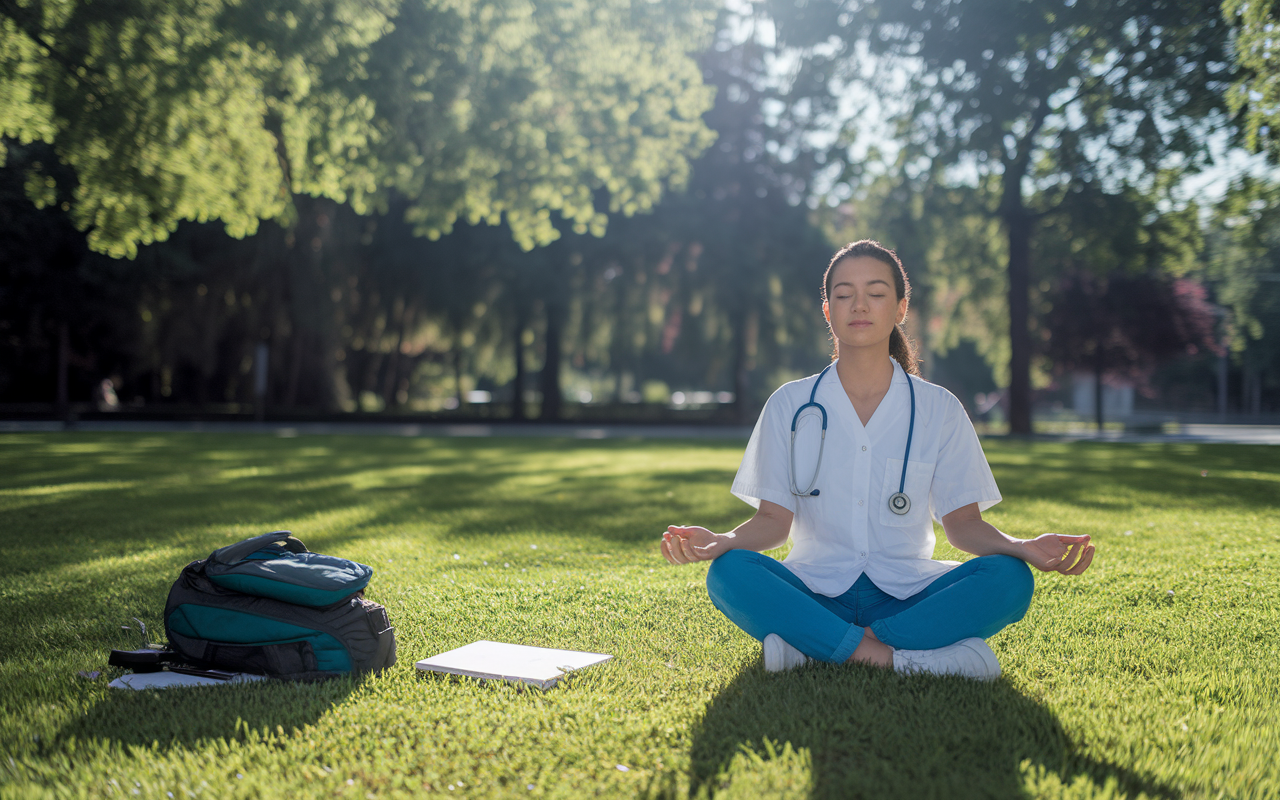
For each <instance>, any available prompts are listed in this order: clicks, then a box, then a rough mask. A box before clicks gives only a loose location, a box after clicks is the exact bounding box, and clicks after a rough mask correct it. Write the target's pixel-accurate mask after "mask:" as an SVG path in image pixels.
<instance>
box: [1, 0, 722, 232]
mask: <svg viewBox="0 0 1280 800" xmlns="http://www.w3.org/2000/svg"><path fill="white" fill-rule="evenodd" d="M713 11H714V7H713V4H711V3H709V2H707V0H658V2H634V3H633V2H630V0H603V1H600V0H594V1H590V2H589V1H588V0H540V1H539V2H537V3H532V2H529V0H485V2H480V0H275V1H273V2H268V3H266V4H262V3H248V4H246V3H239V2H234V0H214V2H196V0H178V1H177V2H169V0H120V1H119V2H113V3H110V4H103V3H90V2H84V0H0V134H2V135H3V136H4V137H8V138H9V139H11V140H14V141H17V142H19V143H24V142H33V141H43V142H48V143H51V144H52V145H54V148H55V151H56V155H57V158H58V159H59V160H60V161H61V162H63V163H64V164H66V165H67V166H69V167H70V168H71V169H72V170H73V171H74V176H75V182H76V185H75V186H74V192H73V194H72V196H71V199H69V200H68V201H66V202H67V210H68V211H69V213H70V214H71V217H72V219H73V220H74V222H75V224H76V225H77V226H78V227H79V228H81V229H82V230H86V231H87V232H88V237H89V243H90V246H91V247H92V248H93V249H95V250H98V251H101V252H106V253H109V254H111V255H114V256H126V255H127V256H132V255H133V254H135V253H136V252H137V246H138V245H139V244H146V243H149V242H153V241H158V240H162V239H164V238H165V237H167V236H168V235H169V233H170V232H172V231H173V230H174V229H175V227H176V226H177V224H178V222H180V221H181V220H197V221H206V220H219V221H221V222H222V223H224V224H225V225H226V228H227V230H228V232H229V233H231V234H232V235H234V236H243V235H246V234H249V233H252V232H253V231H255V230H256V229H257V226H258V223H259V221H261V220H278V221H282V222H284V223H286V224H287V223H288V222H289V221H290V219H291V218H292V215H293V213H294V209H293V198H294V195H311V196H316V197H326V198H330V199H332V200H335V201H337V202H342V203H347V204H349V205H350V206H351V207H352V208H353V209H355V210H356V211H358V212H361V213H367V212H369V211H375V210H384V209H386V208H387V207H388V201H389V196H390V194H391V193H392V192H398V193H400V194H403V195H404V196H405V197H407V198H408V199H409V201H410V202H409V206H408V208H407V212H406V213H407V217H408V219H409V220H410V221H411V222H412V223H413V224H414V226H415V229H416V230H417V232H418V233H421V234H425V235H427V236H430V237H438V236H439V235H441V234H443V233H445V232H447V231H449V230H450V229H451V227H452V226H453V224H454V223H455V221H457V220H458V219H459V218H462V219H466V220H469V221H472V222H477V221H486V222H489V223H494V222H497V221H499V220H505V221H506V222H507V224H508V225H509V227H510V230H511V232H512V234H513V235H514V236H515V238H516V239H517V241H518V242H519V243H520V244H521V245H522V246H523V247H525V248H529V247H532V246H534V245H536V244H543V243H546V242H548V241H550V240H552V239H554V238H555V237H556V235H557V233H556V228H555V226H554V225H553V224H552V217H551V215H552V213H553V212H554V213H557V214H559V215H560V216H562V217H563V218H565V219H567V220H569V221H570V223H571V224H572V225H573V226H574V228H575V229H578V230H583V231H586V230H591V231H593V232H596V233H599V232H600V231H601V230H602V229H603V226H604V224H605V221H606V216H605V212H606V211H609V212H618V213H623V214H630V213H634V212H636V211H640V210H645V209H647V208H649V207H651V206H652V205H653V204H654V203H655V202H656V201H657V200H658V198H659V197H660V196H661V194H662V192H663V190H664V188H665V187H667V186H668V185H677V186H678V185H680V184H681V183H682V182H683V181H684V180H685V179H686V178H687V174H688V160H689V159H690V158H692V157H694V156H696V155H697V154H698V153H699V152H701V151H702V150H703V149H704V148H705V147H706V146H707V145H708V144H709V143H710V141H711V139H712V134H711V132H710V131H709V129H707V127H706V126H705V125H704V124H703V123H702V120H701V115H702V113H703V112H704V111H705V110H706V109H707V108H708V107H709V106H710V103H711V98H712V92H711V90H710V89H709V88H707V87H705V86H704V85H703V83H702V80H701V76H700V74H699V70H698V67H697V64H696V62H695V61H694V59H693V57H692V54H693V53H694V52H696V51H697V50H699V49H700V48H701V47H702V46H703V45H704V44H705V41H706V39H707V37H708V36H709V33H710V26H711V21H712V14H713ZM48 167H50V165H46V164H41V163H35V164H33V165H32V166H31V169H30V174H29V179H28V181H27V183H28V192H29V194H30V196H31V197H32V198H33V199H34V200H36V201H37V202H38V203H49V202H53V199H54V191H53V190H54V189H55V186H54V177H53V176H52V175H51V174H49V170H48ZM600 190H603V191H604V192H605V194H606V197H607V199H606V201H605V203H604V207H603V208H600V207H597V200H598V198H597V196H596V193H597V192H598V191H600Z"/></svg>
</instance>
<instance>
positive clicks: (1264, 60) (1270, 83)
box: [1222, 0, 1280, 158]
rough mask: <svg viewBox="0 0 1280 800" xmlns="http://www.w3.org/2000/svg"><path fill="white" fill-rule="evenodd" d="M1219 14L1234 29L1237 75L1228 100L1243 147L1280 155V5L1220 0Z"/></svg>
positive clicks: (1270, 1) (1257, 0)
mask: <svg viewBox="0 0 1280 800" xmlns="http://www.w3.org/2000/svg"><path fill="white" fill-rule="evenodd" d="M1222 15H1223V16H1224V17H1225V18H1226V19H1227V21H1228V22H1229V23H1230V24H1231V25H1232V27H1233V28H1234V30H1235V41H1234V43H1233V47H1232V54H1233V55H1234V56H1235V60H1236V63H1237V64H1238V65H1239V67H1240V74H1239V76H1238V77H1237V79H1236V81H1235V83H1234V84H1232V86H1231V91H1230V92H1229V93H1228V95H1227V98H1228V102H1229V103H1230V106H1231V110H1232V111H1234V112H1236V113H1237V114H1239V116H1240V117H1241V120H1242V122H1243V125H1242V127H1243V132H1244V140H1245V144H1246V145H1247V146H1249V147H1250V148H1252V149H1254V150H1258V151H1265V152H1266V153H1268V154H1269V155H1271V157H1272V158H1275V157H1276V156H1277V155H1280V124H1277V123H1280V81H1277V78H1276V76H1277V75H1280V42H1277V36H1278V32H1277V28H1278V25H1277V23H1280V3H1277V2H1275V0H1223V3H1222Z"/></svg>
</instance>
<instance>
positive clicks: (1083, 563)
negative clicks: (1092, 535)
mask: <svg viewBox="0 0 1280 800" xmlns="http://www.w3.org/2000/svg"><path fill="white" fill-rule="evenodd" d="M1092 563H1093V545H1089V546H1088V547H1086V548H1085V549H1084V555H1082V556H1080V563H1078V564H1076V565H1075V566H1074V567H1072V568H1071V569H1069V570H1067V571H1066V572H1064V573H1062V574H1063V575H1079V574H1081V573H1082V572H1084V571H1085V570H1086V569H1088V568H1089V565H1090V564H1092Z"/></svg>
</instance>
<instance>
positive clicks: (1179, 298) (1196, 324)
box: [1044, 272, 1220, 430]
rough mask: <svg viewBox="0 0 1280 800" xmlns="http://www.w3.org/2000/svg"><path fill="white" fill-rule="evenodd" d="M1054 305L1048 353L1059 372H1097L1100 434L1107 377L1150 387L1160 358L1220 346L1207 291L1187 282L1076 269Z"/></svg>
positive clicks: (1096, 407) (1151, 274) (1062, 285)
mask: <svg viewBox="0 0 1280 800" xmlns="http://www.w3.org/2000/svg"><path fill="white" fill-rule="evenodd" d="M1048 300H1049V302H1050V304H1051V307H1050V311H1049V312H1048V313H1047V314H1046V319H1045V327H1046V330H1047V332H1048V334H1049V336H1048V339H1047V341H1046V342H1045V344H1044V352H1045V354H1046V355H1047V356H1048V357H1049V358H1050V359H1051V360H1052V361H1053V364H1054V366H1055V367H1056V368H1057V369H1058V370H1059V371H1060V372H1068V371H1087V372H1091V373H1093V379H1094V384H1093V385H1094V414H1095V417H1096V420H1097V424H1098V430H1102V423H1103V418H1102V386H1103V381H1104V379H1106V378H1121V379H1130V380H1137V381H1139V382H1143V381H1145V380H1146V379H1147V378H1149V377H1150V376H1151V374H1152V372H1153V371H1154V369H1155V367H1156V365H1157V364H1158V363H1159V362H1160V361H1163V360H1166V359H1168V358H1172V357H1174V356H1177V355H1181V354H1192V355H1194V354H1195V353H1196V352H1198V351H1199V350H1200V349H1208V350H1214V351H1217V350H1219V349H1220V346H1219V345H1218V343H1217V341H1216V337H1215V335H1214V329H1215V327H1216V325H1217V320H1216V315H1215V314H1214V308H1213V306H1212V304H1210V303H1209V302H1208V301H1207V299H1206V292H1205V289H1204V287H1203V286H1201V285H1200V284H1198V283H1195V282H1194V281H1191V280H1188V279H1186V278H1177V279H1174V278H1170V277H1169V276H1167V275H1165V274H1161V273H1155V272H1147V273H1141V274H1136V275H1132V274H1123V273H1122V274H1116V275H1111V276H1107V277H1102V276H1098V275H1096V274H1093V273H1090V272H1077V273H1075V274H1070V275H1067V276H1066V277H1063V278H1061V279H1060V280H1059V282H1058V285H1057V287H1056V288H1055V290H1054V291H1052V292H1051V293H1050V294H1049V297H1048Z"/></svg>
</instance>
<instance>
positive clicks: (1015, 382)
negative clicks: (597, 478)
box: [0, 0, 1280, 433]
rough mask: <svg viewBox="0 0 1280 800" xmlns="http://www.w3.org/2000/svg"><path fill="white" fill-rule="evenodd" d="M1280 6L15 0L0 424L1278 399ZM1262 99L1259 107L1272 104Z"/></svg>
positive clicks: (1183, 410)
mask: <svg viewBox="0 0 1280 800" xmlns="http://www.w3.org/2000/svg"><path fill="white" fill-rule="evenodd" d="M1276 18H1277V4H1276V3H1268V2H1256V0H1255V1H1254V2H1249V3H1245V2H1240V0H1228V1H1227V2H1223V3H1221V4H1218V3H1214V2H1202V1H1201V2H1196V1H1193V0H1149V1H1142V0H1138V1H1136V2H1128V3H1115V2H1113V1H1110V0H1074V2H1072V0H1052V1H1051V0H1016V1H1015V0H966V2H964V3H955V2H947V1H945V0H915V1H914V2H907V0H900V1H899V0H894V1H893V2H853V1H849V2H843V1H837V0H807V1H803V2H802V0H790V1H788V0H762V1H761V2H748V0H732V2H729V3H728V4H727V5H726V4H724V3H721V2H712V1H711V0H533V1H531V2H528V1H522V0H492V1H491V2H480V1H478V0H447V1H446V0H272V1H271V2H264V3H250V4H241V3H232V2H218V0H214V1H213V2H205V1H202V2H195V1H194V0H178V1H177V2H171V1H170V0H117V2H113V3H110V4H102V3H89V2H83V1H82V0H0V134H2V135H3V138H2V139H0V158H2V159H3V167H2V168H0V418H7V419H66V420H72V419H91V418H94V417H110V418H117V419H125V418H147V419H151V418H155V419H255V418H257V419H276V420H284V419H301V420H305V419H326V420H327V419H344V420H345V419H352V420H358V419H370V420H382V419H424V420H426V419H441V420H448V419H458V420H465V419H485V420H500V419H515V420H534V419H538V420H548V421H556V420H568V421H573V420H580V421H600V422H606V421H613V422H674V421H690V422H698V423H724V424H744V423H750V422H752V421H753V420H754V419H755V416H756V414H757V413H758V411H759V409H760V407H761V405H762V404H763V402H764V400H765V399H766V398H767V397H768V396H769V394H770V393H771V392H772V391H773V390H774V389H775V388H777V386H779V385H780V384H781V383H783V382H785V381H788V380H792V379H796V378H800V377H803V376H805V375H809V374H812V373H814V372H816V371H817V370H818V369H820V368H821V367H822V365H823V364H824V363H826V361H827V360H828V359H829V355H830V343H829V341H828V336H827V332H826V330H825V327H824V324H823V319H822V315H821V305H820V292H821V277H822V273H823V270H824V269H825V267H826V264H827V260H828V259H829V258H830V256H831V254H832V253H833V252H834V251H835V250H836V249H837V248H838V247H839V246H840V245H841V244H843V243H845V242H848V241H851V240H855V239H861V238H873V239H877V240H879V241H881V242H883V243H884V244H886V245H887V246H889V247H892V248H895V249H896V250H897V251H898V253H899V255H900V256H901V257H902V259H903V261H904V263H905V266H906V268H907V271H908V274H909V276H910V279H911V281H912V287H913V293H912V299H911V313H910V316H909V319H908V327H909V330H910V332H911V335H912V336H913V338H914V339H915V341H916V343H917V345H918V347H919V348H920V352H921V357H922V362H923V363H922V372H923V374H924V376H925V377H927V378H928V379H929V380H932V381H934V382H937V383H940V384H942V385H944V386H946V387H947V388H949V389H950V390H951V391H952V392H954V393H955V394H956V395H957V396H958V397H959V398H960V400H961V401H962V402H963V403H964V404H965V406H966V407H967V409H968V410H969V413H970V415H971V416H972V417H973V418H974V419H975V420H976V421H978V422H979V423H980V424H981V426H982V427H983V428H984V429H985V430H987V431H990V432H1013V433H1028V432H1031V431H1032V430H1033V429H1034V430H1036V431H1047V432H1054V431H1070V430H1077V429H1083V428H1087V427H1090V426H1099V427H1101V426H1108V425H1109V426H1113V427H1124V428H1126V429H1136V430H1156V431H1159V430H1162V429H1166V428H1167V426H1169V425H1171V424H1177V423H1189V422H1197V421H1201V422H1203V421H1234V422H1253V423H1280V172H1277V170H1276V168H1275V166H1274V165H1275V158H1276V156H1277V154H1280V126H1275V124H1274V123H1275V122H1276V121H1277V118H1280V80H1277V76H1280V46H1277V47H1273V39H1274V41H1275V42H1276V43H1280V33H1277V32H1275V30H1274V26H1275V23H1276ZM1273 127H1275V131H1273Z"/></svg>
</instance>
